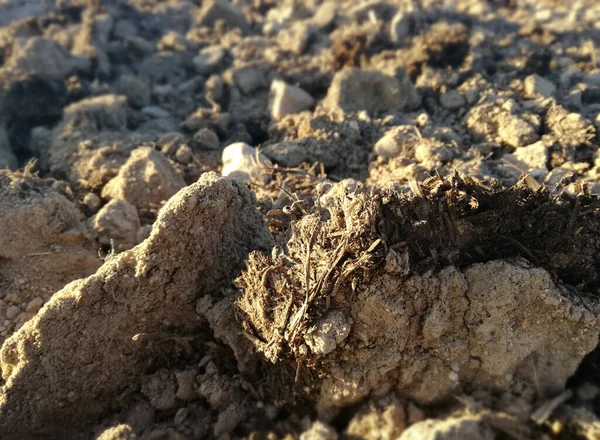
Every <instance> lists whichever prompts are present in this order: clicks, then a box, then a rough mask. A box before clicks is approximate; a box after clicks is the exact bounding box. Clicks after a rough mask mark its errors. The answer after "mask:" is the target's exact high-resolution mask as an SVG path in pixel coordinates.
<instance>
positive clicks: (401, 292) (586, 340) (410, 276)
mask: <svg viewBox="0 0 600 440" xmlns="http://www.w3.org/2000/svg"><path fill="white" fill-rule="evenodd" d="M414 191H415V194H413V195H398V194H397V193H391V192H390V193H386V192H383V193H382V194H380V195H369V194H366V193H360V192H354V193H352V194H350V195H348V196H345V197H341V198H339V199H338V201H337V203H335V202H334V203H333V204H332V206H328V208H327V209H328V211H326V212H324V211H323V210H319V209H316V210H315V211H314V212H312V213H310V214H307V215H305V216H304V217H303V218H302V219H301V220H299V221H298V222H296V223H294V224H293V225H292V232H291V234H290V237H289V240H288V242H287V246H286V249H284V250H283V252H282V251H278V252H274V253H273V254H272V255H271V256H266V255H261V254H258V253H253V254H251V256H250V262H249V264H248V269H247V271H246V272H244V273H243V274H242V276H241V277H240V278H239V280H238V284H239V286H240V287H241V288H242V289H243V291H244V295H243V297H242V298H241V299H240V301H239V306H240V308H241V309H242V311H243V312H244V313H245V315H246V322H245V325H246V330H247V332H248V333H249V337H250V338H251V339H252V340H253V342H254V344H255V346H256V347H257V348H258V350H260V351H262V352H263V353H264V355H265V357H266V358H268V359H270V360H271V361H274V362H278V361H280V360H281V359H290V358H291V361H292V362H294V363H295V364H296V365H300V366H299V367H297V368H299V370H298V371H299V372H301V369H302V366H304V368H306V367H308V370H310V369H313V370H315V371H318V373H319V376H320V377H321V379H318V380H315V379H314V378H310V375H307V376H309V377H307V378H306V380H307V381H308V382H309V383H310V384H311V385H312V386H313V387H314V389H316V390H318V391H319V396H318V397H316V396H315V399H316V400H317V408H318V409H319V410H320V411H321V415H323V416H324V417H328V416H329V415H331V414H332V411H334V410H335V409H336V408H340V407H347V406H348V405H351V404H354V403H356V402H359V401H360V400H361V399H363V398H365V397H367V396H368V395H369V394H371V393H375V394H376V395H380V394H381V393H383V392H385V391H386V390H391V389H395V390H396V392H398V393H399V395H400V396H402V397H405V398H408V399H410V400H412V401H414V402H417V403H419V404H423V405H430V404H438V403H443V402H445V401H447V400H448V399H449V398H450V397H451V396H452V395H455V393H460V392H462V391H468V390H473V389H481V388H483V389H486V390H496V391H499V392H500V391H503V390H507V389H512V387H514V386H520V385H519V384H525V386H529V387H533V388H535V389H537V390H539V392H541V393H547V394H548V395H551V394H553V393H556V392H559V391H561V390H562V389H563V387H564V386H565V384H566V381H567V379H568V378H569V377H570V376H571V375H572V374H573V373H575V371H576V369H577V367H578V365H579V364H580V363H581V361H582V360H583V359H584V357H585V356H586V354H588V353H589V352H591V351H592V350H593V349H594V348H595V347H596V345H597V343H598V331H597V326H598V323H599V322H600V318H599V316H600V314H599V313H600V304H599V303H598V300H597V298H596V297H594V296H590V297H587V296H586V297H584V296H582V295H581V294H579V293H577V292H576V291H574V290H573V289H572V288H571V290H569V288H568V287H566V285H565V284H563V282H569V280H570V279H572V278H570V276H572V274H574V272H576V271H578V273H579V275H578V279H579V280H583V279H586V278H587V279H588V281H589V284H587V288H589V289H592V291H594V290H595V289H596V288H597V283H598V279H597V275H598V274H597V272H596V270H595V266H594V264H593V263H592V262H591V260H593V259H594V258H596V255H597V254H598V249H599V246H600V244H599V243H598V241H597V240H595V239H593V238H591V237H590V239H585V238H584V236H586V234H594V230H595V228H596V227H597V226H596V225H597V222H598V219H597V218H596V217H595V216H594V215H593V214H591V211H588V210H587V209H585V211H586V212H588V213H589V214H590V215H589V216H588V215H587V214H583V211H582V212H581V213H580V214H579V215H573V214H572V213H571V214H570V215H571V223H570V224H569V222H568V221H567V223H564V224H551V223H550V222H548V223H547V224H546V225H545V226H541V227H540V223H539V222H540V221H542V219H545V218H548V219H549V218H550V217H553V218H554V219H556V218H557V216H559V217H560V216H562V215H563V214H561V212H563V213H566V212H571V211H570V210H571V207H570V206H571V204H572V203H575V204H582V205H587V204H588V203H591V205H587V206H589V207H592V206H596V204H597V201H594V199H591V198H586V197H585V196H581V197H580V198H579V199H578V200H577V199H568V198H560V197H558V198H554V196H551V195H550V194H549V193H548V192H547V191H538V192H534V191H532V190H530V189H528V188H526V187H520V186H516V187H513V188H511V189H509V190H494V189H488V188H486V187H480V186H479V185H477V184H476V183H475V182H473V181H463V180H461V179H460V178H458V177H455V178H453V179H450V180H449V181H448V180H446V179H443V178H432V179H430V180H429V181H428V182H427V183H426V185H424V186H423V187H421V186H419V185H418V184H415V185H414ZM501 206H504V208H502V207H501ZM534 206H535V208H534ZM502 209H508V210H509V211H511V214H508V215H507V216H506V217H505V216H503V215H502ZM521 209H524V210H526V211H524V212H523V214H521V215H517V212H516V211H519V210H521ZM591 209H592V210H593V209H594V208H591ZM563 210H564V211H563ZM525 212H527V213H528V214H525ZM533 212H535V213H536V216H538V217H537V218H536V220H535V221H533V217H531V216H532V213H533ZM540 216H541V217H540ZM483 219H486V220H485V222H482V220H483ZM531 224H534V225H536V234H539V235H537V236H536V235H534V234H533V232H532V231H531V229H529V228H530V226H529V225H531ZM575 224H577V225H578V226H575ZM546 228H547V229H546ZM580 234H583V235H580ZM556 239H559V240H564V241H563V247H564V249H563V250H562V251H557V250H554V251H553V252H548V251H546V250H544V251H542V249H546V247H547V246H551V243H552V241H553V240H556ZM501 242H505V243H507V244H508V246H505V245H504V246H503V245H501ZM584 243H585V244H584ZM571 246H577V247H579V249H580V254H579V255H580V258H581V260H579V261H575V260H567V259H564V256H563V253H562V252H564V251H566V250H567V249H569V248H570V247H571ZM584 248H586V249H585V250H584ZM584 254H587V255H588V257H589V258H591V260H588V263H584V262H583V261H584V260H585V258H586V257H584V256H583V255H584ZM538 255H543V256H544V258H543V259H538V258H537V257H536V256H538ZM526 259H529V261H527V260H526ZM567 268H569V269H567ZM590 277H591V278H590ZM592 279H593V280H594V281H592ZM581 286H586V285H585V284H582V285H581ZM334 412H335V411H334Z"/></svg>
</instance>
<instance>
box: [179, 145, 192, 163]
mask: <svg viewBox="0 0 600 440" xmlns="http://www.w3.org/2000/svg"><path fill="white" fill-rule="evenodd" d="M193 158H194V153H192V149H191V148H190V147H188V146H187V145H182V146H181V147H179V148H178V149H177V152H176V153H175V160H176V161H177V162H179V163H180V164H183V165H187V164H188V163H190V162H191V161H192V160H193Z"/></svg>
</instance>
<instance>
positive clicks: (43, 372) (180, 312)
mask: <svg viewBox="0 0 600 440" xmlns="http://www.w3.org/2000/svg"><path fill="white" fill-rule="evenodd" d="M182 235H183V236H186V237H188V239H186V240H181V239H180V238H181V236H182ZM269 244H270V237H269V235H268V233H267V231H266V228H265V227H264V225H263V222H262V219H261V218H260V217H259V215H258V213H257V212H256V211H255V209H254V203H253V196H252V195H251V193H250V192H249V191H248V190H247V189H246V188H244V187H243V186H241V185H240V184H238V183H236V182H235V181H230V180H227V179H225V178H217V176H215V175H214V174H213V175H210V174H206V175H204V176H203V177H202V179H201V180H200V181H199V182H198V183H196V184H194V185H191V186H189V187H187V188H186V189H185V190H183V191H182V192H181V193H179V194H178V196H177V197H174V198H173V199H171V200H170V201H169V203H168V204H167V205H165V207H163V209H162V210H161V212H160V213H159V216H158V218H157V220H156V222H155V224H154V226H153V230H152V233H151V235H150V237H149V238H148V239H147V240H146V241H144V242H143V243H142V244H141V245H140V246H138V247H136V248H134V249H133V250H131V251H126V252H123V253H121V254H119V255H118V256H114V257H111V258H110V259H109V260H108V261H107V262H106V263H105V264H104V265H103V266H102V268H101V269H100V270H99V271H98V272H97V273H96V274H94V275H93V276H91V277H89V278H87V279H85V280H79V281H75V282H73V283H71V284H68V285H67V286H66V287H65V288H64V289H63V290H61V291H60V292H58V293H57V294H56V295H54V296H53V298H52V300H51V301H50V302H49V303H48V304H47V305H46V306H45V307H44V309H43V311H42V312H41V313H40V314H38V315H37V316H36V317H35V318H34V319H32V320H31V321H29V322H28V324H26V326H25V327H24V328H23V330H22V331H21V332H19V333H18V334H16V335H14V336H13V337H12V338H9V340H8V341H6V343H5V344H4V345H3V347H2V351H1V353H0V358H1V361H0V367H1V368H2V377H3V379H4V380H5V384H4V386H3V388H2V401H1V403H0V413H2V424H1V425H0V430H1V431H2V432H3V433H4V434H5V435H7V434H17V433H19V435H23V434H25V432H24V431H23V427H24V426H27V432H28V433H35V432H36V431H40V430H41V429H42V428H45V427H48V425H51V426H52V425H54V426H56V425H58V426H60V425H67V426H68V425H70V424H79V423H81V422H82V421H84V420H85V419H89V418H90V417H91V416H94V415H97V414H99V413H101V411H103V410H106V409H108V408H109V407H110V406H111V404H112V402H113V401H114V400H115V399H117V398H118V397H119V396H120V395H121V394H122V393H123V392H125V391H126V390H127V389H128V388H130V387H132V386H134V387H135V385H136V384H137V383H139V381H140V380H141V376H142V374H143V373H144V370H145V369H146V368H147V365H148V361H149V359H151V356H152V355H150V353H149V352H148V351H149V350H151V347H152V345H153V344H151V343H150V342H152V340H158V341H159V342H160V340H161V338H165V339H166V340H165V342H166V344H158V345H160V346H161V348H160V351H159V353H161V354H162V355H164V356H169V355H172V354H169V350H168V347H170V348H171V349H175V350H176V349H178V348H181V347H177V342H178V338H181V341H183V343H184V344H185V341H186V339H185V337H189V336H192V335H195V332H199V331H201V330H200V328H201V327H202V320H201V319H200V318H199V317H198V316H197V315H196V313H195V301H196V299H197V298H201V297H202V296H203V295H206V294H213V295H217V296H218V295H219V290H218V288H219V284H220V283H221V282H222V280H223V279H227V278H228V277H231V275H232V271H234V270H235V269H236V268H239V266H240V263H241V262H242V260H243V258H244V256H245V255H246V254H247V253H248V252H249V251H250V250H253V249H256V248H266V247H267V246H268V245H269ZM164 334H167V335H171V336H166V337H165V336H164ZM41 341H44V342H43V343H42V344H40V342H41ZM157 348H158V347H157ZM155 355H156V356H158V353H157V354H155ZM82 376H85V377H87V378H88V379H87V380H85V381H83V382H82V381H81V377H82Z"/></svg>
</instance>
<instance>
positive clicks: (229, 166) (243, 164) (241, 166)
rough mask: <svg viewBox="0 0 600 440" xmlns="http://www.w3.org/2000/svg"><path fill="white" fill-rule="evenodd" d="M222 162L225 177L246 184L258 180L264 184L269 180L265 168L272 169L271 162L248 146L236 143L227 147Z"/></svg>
mask: <svg viewBox="0 0 600 440" xmlns="http://www.w3.org/2000/svg"><path fill="white" fill-rule="evenodd" d="M222 161H223V170H222V171H221V174H222V175H223V176H229V177H233V178H234V179H238V180H240V181H241V182H246V183H250V182H252V181H254V180H258V181H259V182H262V183H263V184H264V183H266V182H268V180H269V173H268V171H266V170H265V167H271V166H272V164H271V162H270V161H269V160H268V159H267V158H266V157H265V156H264V155H263V154H262V153H261V154H258V153H257V151H256V150H255V149H254V148H253V147H251V146H250V145H248V144H245V143H243V142H236V143H234V144H231V145H229V146H227V147H225V149H224V150H223V154H222Z"/></svg>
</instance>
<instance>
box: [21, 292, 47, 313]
mask: <svg viewBox="0 0 600 440" xmlns="http://www.w3.org/2000/svg"><path fill="white" fill-rule="evenodd" d="M43 305H44V300H43V299H42V298H40V297H39V296H38V297H36V298H33V299H32V300H31V301H29V303H28V304H27V307H25V311H26V312H31V313H36V312H37V311H38V310H40V309H41V308H42V306H43Z"/></svg>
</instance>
